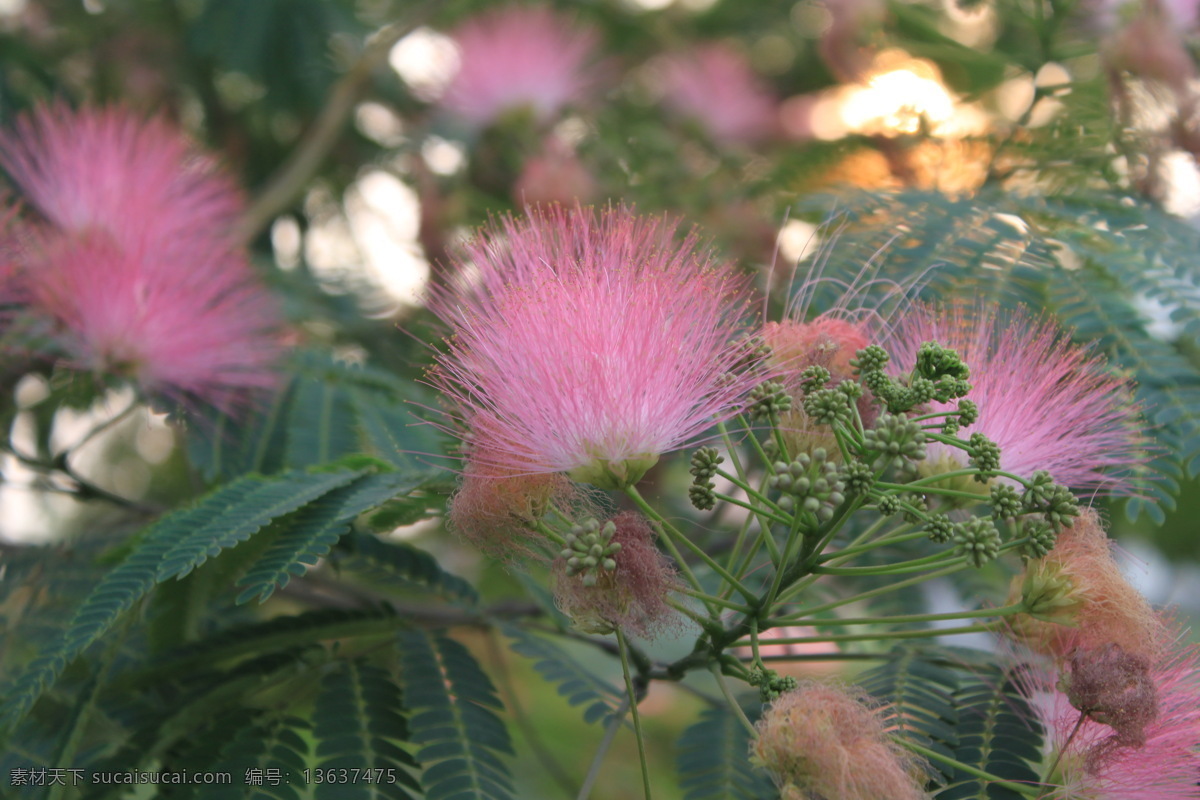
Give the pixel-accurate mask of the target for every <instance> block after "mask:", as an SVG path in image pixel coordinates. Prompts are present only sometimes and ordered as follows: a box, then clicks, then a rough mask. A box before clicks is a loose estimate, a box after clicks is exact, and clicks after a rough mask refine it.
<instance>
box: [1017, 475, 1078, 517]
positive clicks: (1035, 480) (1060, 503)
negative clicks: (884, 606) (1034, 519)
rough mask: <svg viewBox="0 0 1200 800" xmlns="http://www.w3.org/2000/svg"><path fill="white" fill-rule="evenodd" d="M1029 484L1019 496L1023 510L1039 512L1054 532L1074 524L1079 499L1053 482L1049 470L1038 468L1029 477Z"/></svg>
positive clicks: (1032, 512) (1030, 512) (1033, 512)
mask: <svg viewBox="0 0 1200 800" xmlns="http://www.w3.org/2000/svg"><path fill="white" fill-rule="evenodd" d="M1030 483H1031V485H1030V486H1029V487H1028V488H1027V489H1026V490H1025V494H1024V496H1023V497H1022V498H1021V500H1022V502H1023V503H1024V506H1025V512H1026V513H1029V514H1041V515H1042V516H1043V518H1044V519H1045V520H1046V522H1048V523H1050V525H1051V527H1053V528H1054V530H1055V532H1058V531H1061V530H1062V529H1063V528H1069V527H1071V526H1072V525H1074V524H1075V518H1076V517H1078V516H1079V501H1078V500H1076V499H1075V495H1073V494H1071V490H1070V489H1068V488H1067V487H1065V486H1063V485H1062V484H1060V483H1055V482H1054V478H1053V477H1051V475H1050V473H1049V472H1046V471H1044V470H1038V471H1037V472H1035V473H1033V476H1032V477H1031V478H1030Z"/></svg>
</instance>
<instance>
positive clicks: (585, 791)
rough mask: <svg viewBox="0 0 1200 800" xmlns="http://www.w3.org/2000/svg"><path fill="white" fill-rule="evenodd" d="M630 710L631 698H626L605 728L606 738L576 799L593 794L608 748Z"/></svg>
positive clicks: (597, 750)
mask: <svg viewBox="0 0 1200 800" xmlns="http://www.w3.org/2000/svg"><path fill="white" fill-rule="evenodd" d="M628 711H629V698H625V700H624V702H622V703H621V706H620V707H619V708H618V709H617V710H616V711H615V712H614V713H613V715H612V717H611V718H610V719H609V721H608V725H607V726H606V727H605V729H604V738H603V739H601V740H600V746H599V747H597V748H596V755H594V756H592V763H591V766H589V767H588V771H587V776H586V777H585V778H584V779H583V785H582V786H580V787H579V794H578V795H577V796H576V798H575V800H588V797H589V796H590V795H591V794H592V787H593V786H595V785H596V781H597V780H598V779H599V778H600V765H601V764H603V763H604V756H606V755H608V749H609V748H610V747H612V743H613V739H614V738H616V735H617V731H618V730H620V728H621V723H622V722H623V721H624V720H625V714H626V713H627V712H628Z"/></svg>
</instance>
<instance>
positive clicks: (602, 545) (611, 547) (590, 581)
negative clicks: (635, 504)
mask: <svg viewBox="0 0 1200 800" xmlns="http://www.w3.org/2000/svg"><path fill="white" fill-rule="evenodd" d="M616 532H617V526H616V524H614V523H613V521H612V520H609V521H608V522H606V523H604V525H601V524H600V523H599V522H598V521H597V520H595V519H587V520H584V521H583V522H582V523H580V524H578V525H572V526H571V531H570V533H568V534H567V535H566V538H565V539H564V544H565V547H563V550H562V557H563V558H565V559H566V560H567V574H568V575H571V576H575V575H582V576H583V585H584V586H595V585H596V582H597V581H599V580H600V575H601V573H604V572H612V571H613V570H615V569H616V568H617V562H616V559H614V558H613V556H615V555H616V554H617V553H619V552H620V551H621V543H620V542H614V541H613V540H612V538H613V535H614V534H616Z"/></svg>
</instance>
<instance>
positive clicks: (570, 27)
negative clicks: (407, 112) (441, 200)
mask: <svg viewBox="0 0 1200 800" xmlns="http://www.w3.org/2000/svg"><path fill="white" fill-rule="evenodd" d="M451 35H452V37H453V39H454V41H455V44H457V45H458V49H459V59H460V62H459V69H458V74H457V75H455V77H454V80H453V81H452V82H451V84H450V86H449V87H448V88H447V90H446V94H445V95H444V96H443V97H442V105H443V106H444V107H445V108H447V109H449V110H450V111H451V112H453V113H454V114H456V115H457V116H459V117H461V118H462V119H463V120H465V121H466V122H468V123H470V124H471V125H472V126H474V127H477V128H482V127H486V126H487V125H488V124H489V123H491V122H494V121H495V120H496V118H497V117H499V116H501V115H502V114H504V113H505V112H508V111H513V110H516V109H519V108H524V107H528V108H529V109H530V110H532V111H533V113H534V115H535V116H536V117H537V119H539V120H541V121H545V120H547V119H549V118H550V117H553V116H554V115H555V114H556V113H557V112H558V111H559V109H561V108H562V107H563V106H566V105H569V104H571V103H574V102H579V101H581V100H583V99H584V98H585V97H586V95H587V92H588V90H589V89H590V88H591V84H592V76H591V75H589V74H588V71H587V66H588V63H589V61H591V59H592V55H593V51H594V50H595V48H596V44H597V42H598V37H597V35H596V33H595V32H594V31H593V30H592V29H590V28H586V27H579V26H577V25H575V24H573V23H572V22H571V20H569V19H568V18H567V17H564V16H562V15H560V14H558V13H556V12H554V11H552V10H551V9H549V8H543V7H540V6H532V7H530V6H508V7H506V8H497V9H492V10H489V11H485V12H483V13H481V14H479V15H477V16H475V17H472V18H471V19H469V20H467V21H466V22H464V23H463V24H462V25H460V26H459V27H458V29H457V30H455V31H454V32H453V33H452V34H451Z"/></svg>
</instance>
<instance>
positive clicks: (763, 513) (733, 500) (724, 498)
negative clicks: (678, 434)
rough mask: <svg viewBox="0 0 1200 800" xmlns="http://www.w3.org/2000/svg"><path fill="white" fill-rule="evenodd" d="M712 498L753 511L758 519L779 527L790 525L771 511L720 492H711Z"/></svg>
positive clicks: (786, 519) (789, 521) (784, 518)
mask: <svg viewBox="0 0 1200 800" xmlns="http://www.w3.org/2000/svg"><path fill="white" fill-rule="evenodd" d="M717 473H718V474H720V470H717ZM713 497H715V498H717V499H718V500H720V501H721V502H722V503H729V504H730V505H735V506H741V507H742V508H746V509H749V510H750V511H753V512H754V513H755V514H758V515H759V516H760V517H766V518H767V519H769V520H771V521H772V522H778V523H779V524H780V525H789V524H791V520H789V519H788V518H786V517H783V516H777V515H776V514H775V513H774V512H773V511H769V510H767V509H764V508H762V507H760V506H754V505H751V504H750V503H746V502H743V501H741V500H738V499H737V498H736V497H730V496H729V495H727V494H721V493H720V492H713Z"/></svg>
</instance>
